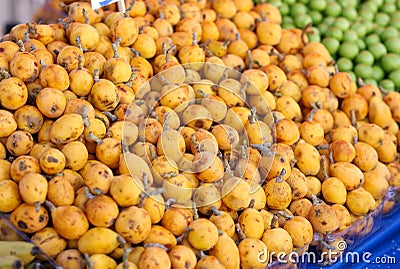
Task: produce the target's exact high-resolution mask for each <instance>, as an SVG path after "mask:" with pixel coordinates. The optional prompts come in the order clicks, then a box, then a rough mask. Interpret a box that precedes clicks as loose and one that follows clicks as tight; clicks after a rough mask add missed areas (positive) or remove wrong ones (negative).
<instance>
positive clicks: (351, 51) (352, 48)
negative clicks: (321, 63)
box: [339, 42, 359, 59]
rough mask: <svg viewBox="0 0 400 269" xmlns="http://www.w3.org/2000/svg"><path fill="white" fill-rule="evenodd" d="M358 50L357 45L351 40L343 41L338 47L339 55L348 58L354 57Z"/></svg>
mask: <svg viewBox="0 0 400 269" xmlns="http://www.w3.org/2000/svg"><path fill="white" fill-rule="evenodd" d="M358 52H359V49H358V46H357V45H356V44H355V43H352V42H343V43H342V45H341V46H340V48H339V55H340V56H341V57H345V58H348V59H354V58H355V57H356V56H357V54H358Z"/></svg>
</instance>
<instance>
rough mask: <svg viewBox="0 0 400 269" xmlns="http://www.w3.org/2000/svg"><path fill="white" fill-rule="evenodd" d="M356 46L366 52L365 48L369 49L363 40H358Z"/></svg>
mask: <svg viewBox="0 0 400 269" xmlns="http://www.w3.org/2000/svg"><path fill="white" fill-rule="evenodd" d="M356 45H357V47H358V48H359V49H360V50H365V48H366V47H367V45H366V44H365V42H364V40H362V39H357V40H356Z"/></svg>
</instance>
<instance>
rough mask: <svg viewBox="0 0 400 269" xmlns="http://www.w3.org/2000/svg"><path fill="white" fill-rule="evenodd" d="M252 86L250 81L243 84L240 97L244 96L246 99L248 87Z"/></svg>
mask: <svg viewBox="0 0 400 269" xmlns="http://www.w3.org/2000/svg"><path fill="white" fill-rule="evenodd" d="M249 86H250V82H248V81H245V82H243V84H242V87H241V88H240V97H241V98H243V99H244V100H245V99H246V89H247V88H248V87H249Z"/></svg>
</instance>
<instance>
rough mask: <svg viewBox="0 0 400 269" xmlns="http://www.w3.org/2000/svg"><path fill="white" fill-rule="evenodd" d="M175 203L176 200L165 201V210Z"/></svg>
mask: <svg viewBox="0 0 400 269" xmlns="http://www.w3.org/2000/svg"><path fill="white" fill-rule="evenodd" d="M175 203H176V200H175V199H174V198H169V199H168V200H167V201H165V210H167V209H169V208H170V207H171V206H172V205H173V204H175Z"/></svg>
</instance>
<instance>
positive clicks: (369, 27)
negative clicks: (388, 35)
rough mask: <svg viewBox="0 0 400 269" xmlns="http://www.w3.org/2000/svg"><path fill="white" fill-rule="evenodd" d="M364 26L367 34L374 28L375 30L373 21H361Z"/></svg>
mask: <svg viewBox="0 0 400 269" xmlns="http://www.w3.org/2000/svg"><path fill="white" fill-rule="evenodd" d="M361 23H363V24H364V25H365V28H366V29H367V34H368V33H371V32H372V31H373V30H374V28H375V23H374V22H373V21H365V20H364V21H361Z"/></svg>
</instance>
